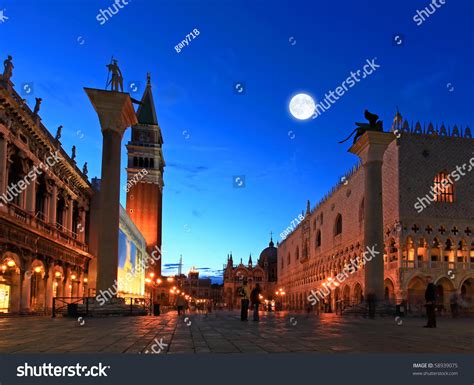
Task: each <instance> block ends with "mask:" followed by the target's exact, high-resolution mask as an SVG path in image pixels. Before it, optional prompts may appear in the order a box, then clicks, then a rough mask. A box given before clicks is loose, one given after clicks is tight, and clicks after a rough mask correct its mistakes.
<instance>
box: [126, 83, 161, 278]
mask: <svg viewBox="0 0 474 385" xmlns="http://www.w3.org/2000/svg"><path fill="white" fill-rule="evenodd" d="M137 120H138V124H136V125H134V126H132V138H131V141H130V142H128V144H127V151H128V167H127V182H128V184H127V190H128V191H127V213H128V215H129V216H130V218H131V219H132V221H133V222H134V223H135V225H136V226H137V227H138V229H139V230H140V232H141V233H142V234H143V236H144V237H145V240H146V243H147V251H148V253H149V254H151V253H152V252H153V251H154V250H158V251H157V252H155V253H154V255H156V256H158V255H161V235H162V205H163V186H164V183H163V171H164V167H165V160H164V158H163V150H162V145H163V138H162V135H161V129H160V126H159V125H158V120H157V118H156V111H155V104H154V102H153V95H152V93H151V82H150V75H149V74H148V75H147V84H146V89H145V92H144V93H143V97H142V100H141V104H140V106H139V107H138V110H137ZM156 247H157V248H158V249H156ZM158 253H160V254H158ZM151 271H153V272H154V273H155V274H156V276H160V275H161V259H160V260H159V261H158V262H157V263H156V264H155V265H154V267H153V268H151V269H149V272H151Z"/></svg>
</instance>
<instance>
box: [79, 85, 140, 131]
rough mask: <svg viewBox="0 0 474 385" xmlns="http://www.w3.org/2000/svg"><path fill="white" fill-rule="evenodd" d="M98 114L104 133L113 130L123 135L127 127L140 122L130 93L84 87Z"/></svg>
mask: <svg viewBox="0 0 474 385" xmlns="http://www.w3.org/2000/svg"><path fill="white" fill-rule="evenodd" d="M84 90H85V91H86V93H87V96H88V97H89V100H90V101H91V103H92V105H93V107H94V109H95V111H96V112H97V115H98V116H99V121H100V126H101V128H102V133H103V134H104V133H105V132H106V131H113V132H115V133H118V134H119V135H120V137H122V136H123V133H124V132H125V130H126V128H127V127H130V126H133V125H135V124H137V123H138V120H137V116H136V114H135V110H134V108H133V105H132V100H131V99H130V95H129V94H128V93H124V92H117V91H107V90H99V89H96V88H84Z"/></svg>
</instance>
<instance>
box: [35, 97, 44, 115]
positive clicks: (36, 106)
mask: <svg viewBox="0 0 474 385" xmlns="http://www.w3.org/2000/svg"><path fill="white" fill-rule="evenodd" d="M35 99H36V103H35V109H34V110H33V115H38V112H39V110H40V107H41V102H42V101H43V99H41V98H35Z"/></svg>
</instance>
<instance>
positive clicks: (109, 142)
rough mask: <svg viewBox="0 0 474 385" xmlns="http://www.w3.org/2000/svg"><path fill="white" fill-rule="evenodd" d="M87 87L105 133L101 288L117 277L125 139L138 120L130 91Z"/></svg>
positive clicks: (100, 259)
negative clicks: (121, 177)
mask: <svg viewBox="0 0 474 385" xmlns="http://www.w3.org/2000/svg"><path fill="white" fill-rule="evenodd" d="M85 91H86V93H87V96H88V97H89V99H90V101H91V103H92V105H93V106H94V109H95V110H96V112H97V115H98V117H99V121H100V125H101V129H102V136H103V146H102V175H101V187H100V218H99V232H98V233H99V245H98V249H99V251H98V254H99V255H98V258H97V286H96V290H97V292H99V291H100V290H104V291H105V290H107V289H109V288H112V287H113V286H114V284H115V281H116V280H117V269H118V236H119V205H120V203H119V199H120V158H121V156H120V153H121V145H122V143H121V142H122V136H123V134H124V132H125V130H126V128H127V127H129V126H131V125H134V124H137V123H138V122H137V117H136V114H135V110H134V108H133V105H132V101H131V99H130V95H129V94H126V93H122V92H116V91H104V90H98V89H91V88H85Z"/></svg>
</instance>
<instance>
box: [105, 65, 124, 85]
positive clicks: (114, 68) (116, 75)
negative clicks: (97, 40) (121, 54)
mask: <svg viewBox="0 0 474 385" xmlns="http://www.w3.org/2000/svg"><path fill="white" fill-rule="evenodd" d="M117 63H118V62H117V60H116V59H114V60H112V63H110V64H107V65H106V67H107V69H108V70H109V72H112V78H111V79H110V81H109V82H108V83H107V86H108V85H109V84H110V85H111V90H112V91H118V90H119V87H120V92H123V76H122V71H120V68H119V66H118V64H117Z"/></svg>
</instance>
